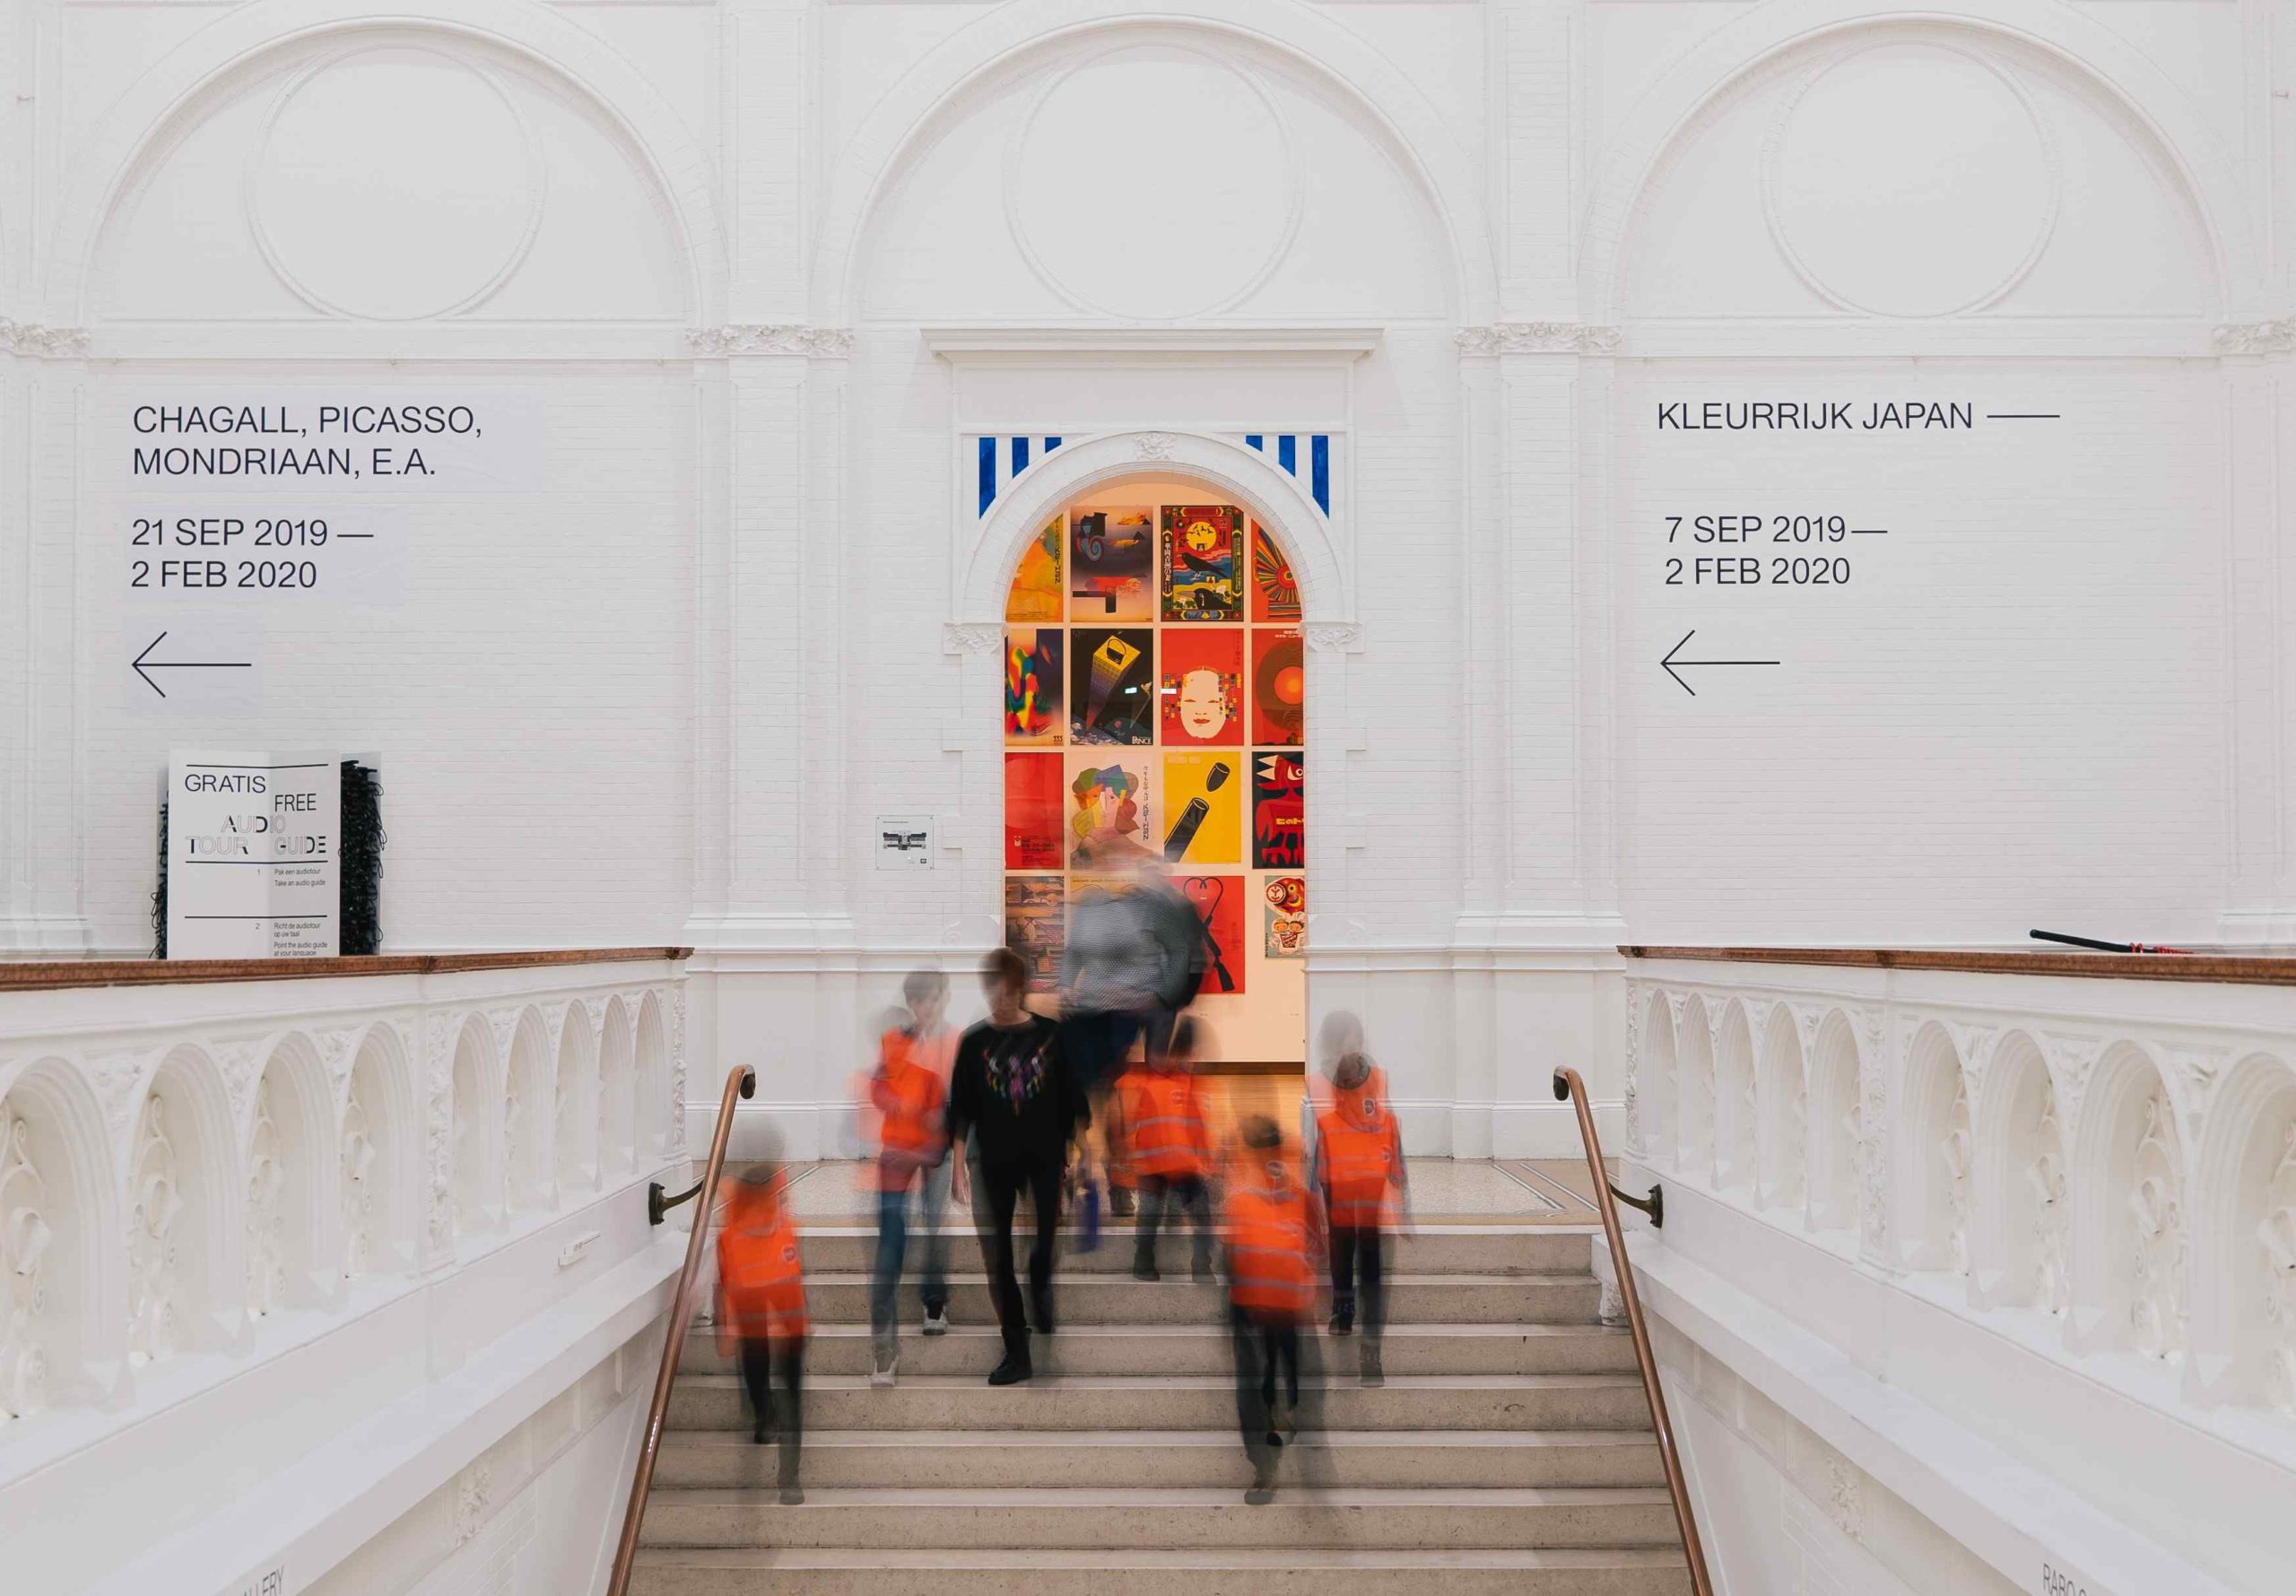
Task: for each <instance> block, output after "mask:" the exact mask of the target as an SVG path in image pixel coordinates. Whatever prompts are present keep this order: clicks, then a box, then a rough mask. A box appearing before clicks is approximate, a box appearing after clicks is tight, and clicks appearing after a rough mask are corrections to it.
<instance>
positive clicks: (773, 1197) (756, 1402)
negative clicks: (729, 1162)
mask: <svg viewBox="0 0 2296 1596" xmlns="http://www.w3.org/2000/svg"><path fill="white" fill-rule="evenodd" d="M810 1329H811V1326H810V1324H809V1323H808V1322H807V1320H806V1317H805V1266H804V1258H803V1256H802V1255H801V1254H800V1253H799V1252H798V1248H797V1227H796V1224H795V1223H794V1222H793V1221H792V1220H791V1218H790V1214H789V1205H788V1203H787V1201H785V1189H784V1184H783V1179H782V1174H781V1167H780V1165H779V1164H778V1163H770V1162H769V1163H760V1164H752V1165H751V1166H750V1167H748V1168H746V1169H744V1170H743V1171H742V1173H741V1174H739V1175H735V1177H734V1180H733V1183H732V1185H731V1188H730V1189H729V1190H728V1192H727V1193H726V1223H725V1227H724V1228H723V1229H721V1230H719V1231H718V1351H719V1352H721V1353H723V1354H725V1355H726V1356H727V1357H738V1358H739V1360H740V1362H741V1369H742V1384H743V1386H744V1389H746V1390H747V1391H748V1392H749V1399H750V1410H751V1411H752V1414H753V1415H755V1418H756V1421H757V1427H756V1428H755V1430H754V1431H753V1432H752V1439H753V1440H754V1441H756V1442H757V1444H759V1445H761V1446H762V1445H765V1444H768V1443H769V1442H771V1441H772V1440H774V1439H775V1437H776V1435H777V1433H778V1436H779V1439H780V1443H781V1462H780V1471H779V1476H778V1479H779V1484H780V1488H781V1500H782V1501H784V1502H786V1503H792V1504H794V1503H798V1502H802V1501H804V1499H805V1493H804V1491H803V1490H802V1489H800V1488H799V1487H798V1484H797V1459H798V1453H799V1450H800V1449H801V1447H802V1446H803V1445H804V1433H805V1420H804V1383H805V1337H806V1335H807V1333H808V1331H810ZM777 1378H778V1379H779V1381H780V1383H781V1391H782V1396H781V1400H780V1401H779V1402H778V1404H777V1403H776V1401H775V1400H774V1395H773V1383H774V1381H775V1380H776V1379H777Z"/></svg>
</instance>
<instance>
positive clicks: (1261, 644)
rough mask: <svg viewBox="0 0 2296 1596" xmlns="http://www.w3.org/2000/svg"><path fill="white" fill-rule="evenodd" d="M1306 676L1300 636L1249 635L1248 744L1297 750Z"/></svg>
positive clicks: (1285, 633) (1304, 724)
mask: <svg viewBox="0 0 2296 1596" xmlns="http://www.w3.org/2000/svg"><path fill="white" fill-rule="evenodd" d="M1307 707H1308V672H1307V664H1306V661H1305V659H1304V658H1303V657H1302V655H1300V634H1299V633H1298V632H1297V631H1296V630H1293V629H1289V628H1286V629H1282V630H1278V629H1275V628H1274V627H1270V628H1268V629H1265V630H1264V631H1263V630H1259V629H1254V631H1253V632H1252V741H1253V742H1282V743H1289V744H1291V745H1294V746H1297V745H1298V744H1299V742H1300V741H1301V739H1302V736H1303V734H1304V733H1305V732H1306V730H1307V722H1308V716H1307Z"/></svg>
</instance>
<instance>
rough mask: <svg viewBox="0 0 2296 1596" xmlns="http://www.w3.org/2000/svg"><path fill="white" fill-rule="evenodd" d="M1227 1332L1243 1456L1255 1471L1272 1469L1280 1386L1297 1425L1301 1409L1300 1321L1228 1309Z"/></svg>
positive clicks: (1247, 1310) (1234, 1307)
mask: <svg viewBox="0 0 2296 1596" xmlns="http://www.w3.org/2000/svg"><path fill="white" fill-rule="evenodd" d="M1228 1328H1229V1331H1230V1332H1231V1335H1232V1336H1233V1337H1234V1339H1235V1353H1236V1427H1237V1428H1238V1429H1239V1430H1240V1431H1241V1432H1242V1434H1243V1437H1244V1454H1245V1455H1246V1456H1247V1457H1248V1458H1250V1459H1251V1461H1252V1466H1253V1467H1254V1468H1255V1469H1256V1470H1260V1469H1272V1468H1274V1465H1275V1457H1276V1449H1275V1447H1274V1445H1273V1444H1270V1443H1269V1440H1268V1436H1270V1434H1272V1433H1273V1432H1274V1430H1275V1429H1276V1428H1277V1425H1276V1420H1277V1419H1278V1418H1280V1417H1282V1414H1283V1409H1280V1408H1278V1406H1277V1405H1276V1392H1277V1387H1278V1383H1279V1382H1280V1383H1281V1385H1282V1389H1283V1408H1288V1409H1289V1410H1291V1416H1292V1418H1293V1420H1294V1422H1295V1423H1296V1422H1297V1421H1298V1418H1299V1410H1300V1323H1299V1321H1298V1320H1296V1319H1294V1318H1292V1317H1291V1315H1289V1314H1262V1313H1255V1312H1254V1311H1253V1310H1251V1309H1249V1308H1243V1307H1238V1306H1237V1305H1235V1304H1233V1303H1231V1304H1229V1305H1228Z"/></svg>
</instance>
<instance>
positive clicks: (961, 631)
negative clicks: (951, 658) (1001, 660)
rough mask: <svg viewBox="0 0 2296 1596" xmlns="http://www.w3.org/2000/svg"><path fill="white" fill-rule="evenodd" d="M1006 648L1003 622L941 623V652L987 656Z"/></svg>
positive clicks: (965, 621) (948, 621)
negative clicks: (993, 650) (993, 651)
mask: <svg viewBox="0 0 2296 1596" xmlns="http://www.w3.org/2000/svg"><path fill="white" fill-rule="evenodd" d="M1003 646H1005V623H1004V622H1003V621H1001V620H944V621H943V622H942V623H941V652H942V653H944V654H986V653H987V652H988V651H989V650H990V649H992V648H1001V647H1003Z"/></svg>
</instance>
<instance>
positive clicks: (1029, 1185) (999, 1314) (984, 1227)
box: [975, 1160, 1062, 1358]
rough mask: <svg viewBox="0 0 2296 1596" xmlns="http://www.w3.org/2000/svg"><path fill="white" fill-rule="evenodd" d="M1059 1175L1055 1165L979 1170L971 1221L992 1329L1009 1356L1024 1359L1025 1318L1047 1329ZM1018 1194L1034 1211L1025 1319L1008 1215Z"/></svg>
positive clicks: (1057, 1224) (1053, 1162)
mask: <svg viewBox="0 0 2296 1596" xmlns="http://www.w3.org/2000/svg"><path fill="white" fill-rule="evenodd" d="M1061 1173H1062V1171H1061V1167H1060V1164H1059V1163H1058V1162H1057V1160H1047V1161H1046V1162H1043V1163H1040V1164H1005V1165H995V1164H983V1165H982V1166H981V1167H980V1194H979V1202H980V1207H979V1209H978V1212H977V1214H976V1216H975V1217H976V1219H977V1221H978V1227H979V1230H980V1255H981V1262H982V1263H983V1264H984V1265H985V1266H986V1267H987V1271H988V1294H989V1297H990V1298H991V1299H992V1300H993V1301H995V1303H996V1324H997V1328H998V1329H1000V1330H1002V1331H1004V1332H1005V1355H1006V1356H1007V1357H1022V1358H1025V1357H1028V1355H1029V1319H1030V1317H1033V1318H1034V1319H1035V1321H1036V1326H1037V1329H1038V1330H1039V1331H1050V1330H1051V1329H1052V1250H1053V1242H1054V1238H1055V1237H1056V1236H1057V1234H1058V1232H1059V1229H1060V1176H1061ZM1023 1191H1025V1192H1027V1193H1029V1198H1030V1201H1031V1202H1033V1203H1034V1204H1035V1205H1036V1210H1037V1235H1036V1245H1034V1246H1032V1247H1031V1248H1030V1249H1029V1303H1028V1314H1027V1315H1025V1316H1024V1315H1023V1314H1022V1307H1021V1283H1020V1281H1019V1280H1018V1279H1015V1278H1014V1274H1013V1208H1014V1207H1015V1206H1016V1205H1017V1204H1018V1202H1019V1201H1020V1197H1021V1193H1022V1192H1023Z"/></svg>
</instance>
